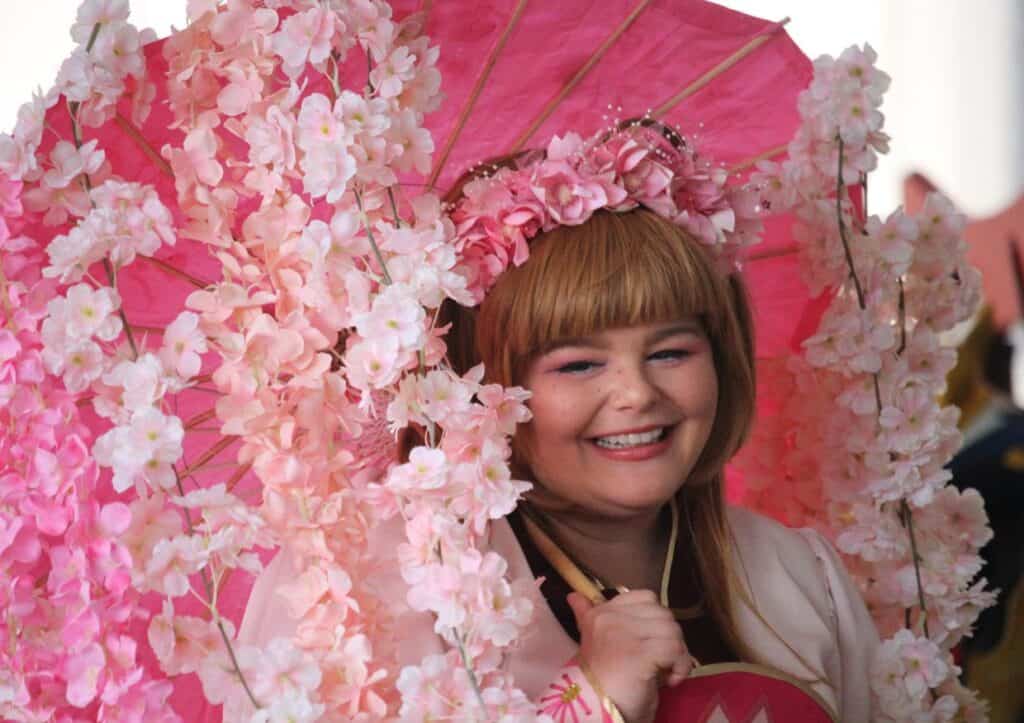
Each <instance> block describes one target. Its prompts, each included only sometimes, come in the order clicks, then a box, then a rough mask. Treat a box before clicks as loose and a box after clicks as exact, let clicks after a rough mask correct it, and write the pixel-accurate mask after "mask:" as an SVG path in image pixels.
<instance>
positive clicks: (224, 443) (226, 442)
mask: <svg viewBox="0 0 1024 723" xmlns="http://www.w3.org/2000/svg"><path fill="white" fill-rule="evenodd" d="M237 439H238V437H234V436H230V437H224V439H222V440H220V441H218V442H217V443H216V444H215V445H213V446H212V447H210V448H209V449H208V450H206V451H205V452H203V454H202V455H200V457H199V459H197V460H196V461H195V462H194V463H193V464H192V465H191V466H189V467H188V468H186V469H185V471H184V472H182V473H181V477H182V479H184V478H185V477H189V476H191V475H194V474H195V473H196V472H198V471H199V470H201V469H202V468H203V467H204V466H206V464H207V463H208V462H209V461H210V460H211V459H213V458H214V457H216V456H217V455H218V454H220V453H221V452H223V451H224V450H225V449H227V448H228V447H230V446H231V445H232V444H234V443H235V440H237Z"/></svg>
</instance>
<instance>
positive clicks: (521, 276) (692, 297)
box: [441, 208, 755, 660]
mask: <svg viewBox="0 0 1024 723" xmlns="http://www.w3.org/2000/svg"><path fill="white" fill-rule="evenodd" d="M686 316H693V317H696V318H697V319H699V320H700V322H701V323H702V325H703V327H704V331H705V333H706V334H707V337H708V339H709V341H710V344H711V348H712V352H713V355H714V362H715V369H716V371H717V374H718V388H719V394H718V408H717V411H716V415H715V420H714V423H713V425H712V429H711V433H710V436H709V438H708V441H707V443H706V444H705V446H704V449H703V451H702V452H701V455H700V457H699V459H698V460H697V463H696V464H695V466H694V469H693V471H692V473H691V475H690V477H689V478H688V479H687V481H686V484H684V485H683V487H682V488H681V490H680V492H679V498H680V502H681V503H682V508H683V510H684V514H685V515H686V519H687V521H688V522H689V525H690V529H691V532H692V534H691V536H690V540H691V544H692V545H693V546H694V550H693V553H694V554H693V558H694V559H695V560H697V561H698V573H699V577H698V579H699V581H700V585H701V588H702V591H701V592H702V595H703V597H704V600H705V605H706V607H707V610H708V613H709V615H710V616H711V618H712V619H713V620H714V622H715V624H716V625H717V627H718V630H719V632H720V634H721V635H722V637H723V640H724V641H725V642H726V643H727V644H728V645H729V647H730V648H731V649H732V650H733V652H735V653H736V654H737V655H739V656H740V659H742V660H750V659H751V656H750V654H749V651H748V648H747V646H746V645H745V644H744V643H743V642H742V639H741V638H740V635H739V632H738V629H737V625H736V621H735V620H734V618H733V614H732V610H733V604H732V603H733V598H734V596H735V595H736V594H738V591H736V590H735V585H736V581H737V577H736V576H735V574H734V573H733V570H732V555H731V547H732V545H731V536H730V533H729V530H728V527H727V523H726V519H725V501H724V496H723V476H722V470H723V468H724V466H725V463H726V462H727V461H728V460H729V458H730V457H732V455H733V454H735V452H736V451H737V450H738V449H739V447H740V445H741V444H742V443H743V441H744V439H745V438H746V436H747V433H748V431H749V428H750V424H751V420H752V417H753V410H754V393H755V383H754V348H753V346H754V345H753V335H752V331H751V321H750V312H749V305H748V302H747V297H746V291H745V288H744V286H743V284H742V282H741V281H740V279H739V278H738V277H736V276H728V277H727V276H725V275H723V274H721V273H720V272H719V271H718V270H717V269H716V267H715V263H714V261H713V259H712V258H711V257H710V254H709V253H708V252H707V251H706V250H705V249H704V248H703V247H702V246H701V244H700V243H699V242H697V241H696V240H695V239H693V238H692V237H691V236H690V235H689V234H687V233H686V232H685V231H684V230H683V229H681V228H680V227H678V226H677V225H675V224H673V223H671V222H670V221H668V220H666V219H664V218H662V217H660V216H658V215H657V214H655V213H653V212H652V211H649V210H646V209H643V208H638V209H635V210H632V211H629V212H626V213H614V212H610V211H599V212H597V213H595V214H594V215H593V216H592V217H591V218H590V219H589V220H588V221H586V222H585V223H584V224H582V225H579V226H559V227H557V228H555V229H553V230H551V231H549V232H547V233H544V234H541V235H539V236H537V237H536V238H535V239H534V240H533V241H532V242H531V244H530V258H529V260H528V261H527V262H526V263H525V264H523V265H522V266H519V267H516V268H512V269H509V270H508V271H506V272H505V273H504V274H502V276H501V277H500V278H499V279H498V282H497V284H496V285H495V286H494V288H493V289H491V291H490V292H489V293H488V295H487V297H486V299H485V300H484V302H483V303H482V305H481V306H480V308H479V309H478V310H473V309H466V308H464V307H457V306H455V305H450V306H448V307H446V308H444V309H442V314H441V317H442V322H447V323H451V325H452V328H451V330H450V331H449V333H448V353H449V361H450V363H451V364H452V367H453V368H454V369H455V370H456V371H457V372H460V373H461V372H464V371H466V370H467V369H469V368H470V367H472V366H473V365H475V364H477V363H479V362H483V363H484V365H485V369H486V376H487V379H488V381H491V382H497V383H499V384H502V385H505V386H513V385H518V384H521V383H522V381H523V378H524V376H525V374H526V370H527V369H528V367H529V364H530V362H531V361H532V360H533V359H534V358H536V357H537V356H538V355H539V354H541V353H543V352H544V351H545V350H546V349H547V348H549V347H550V346H551V344H553V343H555V342H557V341H558V340H559V339H562V338H566V337H581V336H587V335H590V334H593V333H595V332H598V331H601V330H604V329H608V328H613V327H623V326H630V325H633V324H640V323H655V322H663V321H672V320H675V319H679V318H682V317H686ZM513 449H514V450H515V452H514V455H513V465H514V467H517V468H518V469H516V470H515V471H516V472H518V473H519V474H526V475H527V478H529V469H528V464H527V462H526V459H525V457H526V456H525V455H524V454H523V450H522V449H521V448H520V446H519V445H517V444H516V440H513ZM697 553H699V554H697Z"/></svg>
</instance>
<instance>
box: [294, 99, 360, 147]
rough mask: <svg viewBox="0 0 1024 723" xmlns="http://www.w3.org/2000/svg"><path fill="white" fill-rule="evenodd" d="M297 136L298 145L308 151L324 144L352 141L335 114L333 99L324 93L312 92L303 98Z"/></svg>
mask: <svg viewBox="0 0 1024 723" xmlns="http://www.w3.org/2000/svg"><path fill="white" fill-rule="evenodd" d="M295 138H296V144H297V145H298V147H299V148H301V149H302V150H304V151H307V152H308V151H312V150H314V149H316V148H319V147H320V146H322V145H324V144H330V145H340V144H347V143H348V142H349V141H350V136H349V135H348V131H347V129H346V128H345V127H344V126H343V124H342V123H341V121H340V120H339V119H338V118H337V117H336V116H335V115H334V110H333V109H332V107H331V101H330V100H328V99H327V96H325V95H323V94H322V93H311V94H310V95H308V96H306V97H305V98H304V99H303V101H302V106H301V107H300V108H299V115H298V121H297V124H296V133H295Z"/></svg>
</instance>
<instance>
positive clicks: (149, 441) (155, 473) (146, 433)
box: [93, 407, 184, 492]
mask: <svg viewBox="0 0 1024 723" xmlns="http://www.w3.org/2000/svg"><path fill="white" fill-rule="evenodd" d="M183 437H184V430H183V428H182V424H181V420H180V419H178V418H177V417H173V416H167V415H165V414H163V412H161V411H159V410H158V409H155V408H152V407H150V408H147V409H143V410H141V411H138V412H135V413H134V414H133V415H132V417H131V420H130V422H129V423H128V424H127V425H123V426H118V427H114V428H113V429H111V430H110V431H109V432H107V433H106V434H104V435H102V436H101V437H100V438H99V439H97V440H96V443H95V445H94V446H93V455H94V456H95V458H96V461H97V462H98V463H99V464H101V465H103V466H104V467H110V468H111V469H112V470H113V472H114V478H113V484H114V489H116V490H117V491H118V492H123V491H124V490H126V489H128V487H130V486H131V485H132V484H134V483H135V482H136V480H139V481H142V480H144V481H146V482H148V483H150V484H151V485H154V486H157V487H163V488H169V487H172V486H174V484H175V480H176V477H175V472H174V469H173V466H172V465H173V464H174V463H175V462H177V461H178V459H179V458H180V457H181V453H182V446H181V445H182V438H183Z"/></svg>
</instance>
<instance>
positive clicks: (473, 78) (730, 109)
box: [24, 0, 821, 721]
mask: <svg viewBox="0 0 1024 723" xmlns="http://www.w3.org/2000/svg"><path fill="white" fill-rule="evenodd" d="M393 7H394V16H395V18H396V20H400V19H402V18H407V17H410V16H411V14H412V13H415V12H419V13H421V15H420V16H419V20H418V21H416V22H413V21H410V23H409V25H410V26H411V27H415V25H416V24H417V22H418V23H420V24H422V27H423V30H424V32H425V33H426V35H428V36H429V37H430V39H431V42H432V43H433V44H437V45H439V46H440V48H441V54H440V59H439V60H438V64H437V65H438V68H439V69H440V71H441V75H442V77H443V80H444V84H443V92H444V95H445V100H444V101H443V103H442V104H441V108H440V110H438V111H436V112H433V113H431V114H429V115H428V116H427V120H426V126H427V127H428V128H429V130H430V131H431V134H432V136H433V138H434V143H435V145H436V152H435V154H434V159H433V167H432V168H431V170H430V172H429V173H428V174H427V177H426V179H425V180H424V179H416V180H414V179H412V178H411V177H410V178H403V182H404V185H405V186H406V189H407V190H408V191H410V192H411V195H415V193H416V191H417V190H418V187H419V186H420V185H421V184H422V185H424V186H425V187H426V188H430V189H436V190H439V191H443V190H444V189H447V188H448V187H449V186H450V185H451V184H452V182H453V181H454V180H455V179H456V178H457V177H458V176H459V175H461V174H462V173H463V172H464V171H465V170H467V169H468V168H470V167H471V166H472V165H473V164H475V163H476V162H478V161H480V160H481V159H485V158H490V157H494V156H497V155H502V154H504V153H509V152H513V151H516V150H521V149H523V148H529V147H538V146H542V145H543V144H545V143H546V142H547V140H548V139H549V138H550V136H551V135H553V134H556V133H562V132H564V131H566V130H573V131H576V132H579V133H581V134H584V135H588V134H590V133H593V132H595V131H598V130H600V129H601V128H604V127H607V126H608V125H609V123H611V122H613V121H615V120H617V119H624V118H630V117H636V116H640V115H644V114H645V113H650V114H651V115H652V116H653V117H655V118H657V119H659V120H661V121H663V122H665V123H667V124H669V125H672V126H673V127H676V128H678V129H679V130H680V131H681V132H682V133H683V134H685V135H688V136H690V137H693V138H694V139H695V140H696V142H697V144H698V145H699V147H700V149H701V151H702V153H703V154H704V155H706V156H707V157H710V158H713V159H715V160H716V162H718V163H720V164H721V165H722V167H723V168H724V169H725V170H727V171H728V172H729V174H730V180H729V183H730V184H739V183H742V182H743V181H744V180H745V178H746V176H747V173H748V171H749V170H750V169H751V168H752V167H753V165H754V163H755V162H756V161H757V160H759V159H763V158H775V157H777V156H780V155H782V154H783V152H784V149H785V145H786V143H787V142H788V141H789V140H790V139H791V137H792V136H793V133H794V130H795V129H796V127H797V125H798V122H799V116H798V114H797V110H796V98H797V95H798V93H799V92H800V91H801V90H802V89H803V88H804V87H805V86H806V85H807V84H808V82H809V81H810V79H811V65H810V63H809V62H808V60H807V59H806V58H805V57H804V56H803V55H802V54H801V53H800V51H799V50H798V49H797V48H796V46H795V45H794V44H793V43H792V41H791V40H790V39H789V37H788V36H787V35H786V33H785V32H784V30H783V28H782V24H781V23H774V22H769V21H765V20H759V19H756V18H752V17H749V16H746V15H743V14H740V13H737V12H734V11H731V10H727V9H725V8H721V7H719V6H716V5H713V4H711V3H706V2H701V1H699V0H685V1H680V0H641V1H639V2H635V1H626V0H609V1H603V0H602V2H594V1H593V0H590V1H585V0H572V1H567V2H558V3H533V4H528V3H527V2H526V1H525V0H519V1H518V2H513V1H512V0H504V1H500V0H499V1H493V2H483V3H473V4H472V5H471V7H467V5H466V4H465V3H454V2H437V3H430V2H426V3H424V4H423V5H422V6H421V7H420V6H415V5H414V4H413V3H411V2H404V1H402V0H398V1H396V2H395V3H393ZM285 14H286V13H284V12H282V15H285ZM226 22H227V21H226ZM167 42H168V41H161V42H157V43H152V44H149V45H147V46H146V47H145V57H146V73H145V76H146V78H148V79H149V80H151V81H155V84H156V86H155V92H156V98H155V100H154V102H153V104H152V112H151V113H150V114H149V115H148V117H147V118H146V119H145V120H144V121H141V122H140V121H135V120H132V116H133V113H132V106H131V98H130V97H125V98H123V99H122V100H121V101H120V105H119V107H118V112H117V113H116V116H115V117H114V118H112V119H111V120H109V121H107V122H106V123H104V124H103V125H101V126H100V127H98V128H88V127H86V128H84V129H83V131H82V138H81V140H82V141H83V142H89V141H91V140H94V139H95V140H97V141H98V143H99V147H100V148H102V149H103V150H104V151H105V153H106V159H107V161H108V162H109V163H110V166H111V169H112V171H113V173H114V174H115V175H116V176H119V177H121V178H124V179H128V180H131V181H136V182H140V183H145V184H151V185H153V186H154V187H155V189H156V191H157V193H158V195H159V197H160V199H161V200H162V201H163V203H164V204H165V205H166V206H167V207H168V208H169V209H171V212H172V214H173V216H174V221H175V226H176V227H177V228H178V229H180V231H179V233H178V237H177V240H176V243H175V244H174V246H173V247H171V246H167V245H164V246H161V247H160V249H159V251H158V252H157V253H156V254H155V255H154V256H153V257H151V258H150V257H145V256H140V257H139V259H138V260H137V261H136V262H135V263H133V264H131V265H130V266H127V267H125V268H124V269H123V270H122V271H121V272H120V273H119V275H118V277H117V288H118V291H119V293H120V296H121V298H122V300H123V309H124V322H125V324H126V327H127V328H130V330H131V334H130V337H131V345H132V346H134V347H135V348H136V349H138V350H145V349H153V350H155V349H157V348H158V347H159V346H160V343H161V339H162V336H163V335H164V333H165V332H166V328H167V326H168V325H169V324H170V323H171V322H172V320H174V319H175V317H176V316H177V315H178V313H179V312H180V311H181V310H182V309H184V308H185V301H186V299H187V298H188V296H189V295H190V294H192V293H193V292H195V291H196V290H200V289H204V288H206V287H208V286H209V285H210V284H212V283H214V282H216V281H218V280H219V279H220V277H221V272H222V263H223V257H218V256H216V255H215V253H213V252H215V251H217V247H216V245H215V244H212V243H210V242H211V241H212V239H209V238H204V239H200V238H197V236H198V235H199V234H190V233H189V231H188V230H187V229H188V228H189V225H190V219H189V218H188V217H187V215H186V213H185V212H184V211H183V210H182V209H181V208H179V206H178V203H177V197H178V192H179V190H180V189H177V188H176V183H177V184H179V186H180V185H181V184H182V183H186V180H185V179H184V178H183V175H184V172H185V170H186V169H188V170H190V171H192V172H201V170H200V169H196V168H194V167H191V168H189V163H190V162H189V161H188V160H184V161H183V160H182V159H181V156H180V155H179V156H178V157H177V160H176V161H175V163H176V165H174V166H172V164H171V163H169V162H168V160H167V154H166V153H164V152H163V149H165V148H170V149H173V151H178V150H180V149H182V148H183V146H184V144H185V136H184V134H183V133H182V131H181V130H179V129H177V128H176V127H175V122H174V121H175V117H174V115H173V114H172V112H171V110H170V107H169V105H168V99H169V96H170V91H169V89H168V85H167V78H168V75H169V73H170V70H169V69H168V65H167V61H166V60H165V57H164V52H165V50H166V49H167ZM172 42H173V40H172ZM353 55H355V56H358V57H356V58H355V59H352V58H351V57H350V58H349V60H348V63H347V64H346V65H345V66H344V68H343V70H344V72H343V77H350V76H349V74H350V73H351V74H355V75H358V72H359V71H357V70H356V69H357V68H362V69H364V70H363V71H362V72H363V74H364V75H365V67H366V59H365V57H364V56H362V55H361V53H359V52H358V51H356V52H354V53H353ZM360 77H362V76H360ZM212 82H214V83H223V80H222V79H213V80H212ZM274 82H276V83H278V84H279V87H285V78H284V76H283V75H282V74H280V73H278V74H277V75H276V76H274ZM323 85H324V81H323V80H322V79H321V80H319V81H314V83H313V85H312V86H311V87H310V88H308V89H307V91H306V92H310V91H311V90H316V89H317V88H321V87H322V86H323ZM179 100H180V99H179ZM46 123H47V125H48V127H49V128H51V129H52V130H53V131H54V132H53V133H49V134H47V136H46V138H45V140H44V141H43V143H42V145H41V146H40V148H39V151H40V157H42V156H43V155H45V154H47V153H49V151H50V150H51V148H52V147H53V146H54V143H55V139H57V138H63V139H69V138H71V137H72V136H73V135H74V133H73V130H72V127H71V124H70V121H69V116H68V111H67V107H66V105H65V104H64V103H63V102H61V103H58V104H57V105H56V106H54V107H53V108H51V109H50V110H49V111H48V112H47V116H46ZM218 132H219V133H221V135H222V136H223V139H224V142H226V143H233V144H238V143H239V141H238V139H236V138H231V137H229V136H228V135H227V134H226V133H224V132H223V129H221V130H220V131H218ZM256 205H257V204H256V201H255V199H254V198H241V199H239V201H238V204H237V216H236V218H235V219H234V221H233V223H232V224H231V228H230V230H231V231H233V232H234V233H235V234H238V233H239V231H240V229H242V228H243V226H244V220H245V218H246V217H247V215H248V214H250V213H251V212H252V211H254V210H255V209H256ZM327 206H328V204H326V203H325V202H323V201H322V200H321V201H320V202H319V205H316V206H314V208H313V212H312V215H313V217H314V218H318V217H324V216H325V214H326V213H327V210H326V209H327ZM26 221H27V223H26V225H25V228H24V232H25V234H26V235H28V236H29V237H31V238H35V239H37V240H39V241H40V242H41V243H42V244H43V245H44V246H45V244H46V243H47V242H48V241H49V240H50V239H52V238H53V237H54V236H55V235H56V234H58V233H64V232H66V231H67V227H66V226H57V227H53V226H47V225H45V224H43V223H42V214H41V213H35V214H29V215H27V216H26ZM766 225H767V229H766V233H765V240H764V243H763V244H761V245H759V246H758V247H756V249H755V250H754V251H753V252H752V253H751V254H750V256H749V257H748V259H747V261H746V270H745V275H746V277H747V280H748V284H749V286H750V289H751V292H752V296H753V307H754V309H755V315H756V325H757V344H758V350H759V356H761V357H764V358H771V357H778V356H783V355H785V354H787V353H789V352H790V351H792V350H795V349H797V348H798V347H799V343H800V341H801V340H802V339H803V338H805V337H806V336H807V335H808V334H809V333H810V332H811V331H812V329H813V328H814V327H815V325H816V323H817V320H818V317H819V315H820V311H821V306H820V304H818V303H816V302H814V301H813V300H810V299H809V298H808V294H807V291H806V289H805V287H804V285H803V283H802V281H801V280H800V276H799V271H798V268H797V264H796V261H795V257H794V256H793V255H792V254H791V252H792V250H793V245H792V241H791V239H790V236H789V220H788V219H787V218H786V217H784V216H783V217H774V218H770V219H768V221H767V224H766ZM193 226H194V224H193ZM92 272H93V275H94V276H96V277H97V278H103V277H104V274H105V270H104V268H102V266H101V265H97V266H95V267H93V269H92ZM268 308H269V306H268ZM331 341H332V342H333V340H331ZM219 365H220V359H219V358H217V357H216V355H214V354H206V355H205V356H204V358H203V366H202V370H201V372H200V374H199V376H198V377H197V378H196V379H195V380H194V382H195V383H194V384H193V385H192V386H191V387H189V388H188V389H186V390H183V391H181V392H178V393H177V394H175V395H174V396H173V401H172V404H173V409H174V412H175V414H176V415H177V416H178V417H180V419H181V420H182V423H183V427H184V431H185V438H184V440H185V441H184V455H183V457H182V458H181V461H180V462H179V463H178V465H177V467H176V469H175V473H176V477H177V478H178V479H179V480H181V481H182V482H183V483H185V484H188V485H189V486H191V485H195V486H196V487H199V488H202V487H208V486H210V485H213V484H217V483H225V484H226V486H227V489H229V490H231V491H233V492H234V493H235V494H236V495H238V496H240V497H241V498H242V499H244V500H245V501H246V502H248V503H249V504H251V505H258V504H259V503H260V495H261V490H260V483H259V480H257V479H256V477H255V475H253V474H252V473H251V471H250V464H251V460H250V459H244V460H239V458H238V449H239V444H240V443H241V441H240V440H239V438H238V436H237V435H232V434H225V433H224V431H223V430H222V428H221V426H220V424H219V423H218V420H217V406H216V405H217V403H218V400H221V399H223V396H222V390H218V389H217V388H215V387H214V385H213V384H212V383H211V380H210V376H211V375H212V374H213V372H214V371H215V370H216V369H217V368H218V367H219ZM89 400H90V395H88V394H86V395H84V396H82V397H81V399H80V404H79V409H80V411H81V414H82V415H83V417H84V418H85V419H86V421H87V423H88V424H89V426H90V427H91V428H92V430H93V433H94V435H95V436H97V437H98V436H100V435H101V434H103V433H104V432H105V431H107V430H108V429H109V427H110V422H109V421H108V420H106V419H103V418H100V417H98V416H96V415H95V414H94V413H93V412H92V411H91V405H89V404H88V403H87V402H88V401H89ZM773 401H777V400H772V399H771V390H770V389H766V390H763V391H762V402H764V403H768V404H771V403H772V402H773ZM353 444H354V448H356V449H366V444H367V443H366V441H365V439H364V440H363V441H362V442H355V441H354V442H353ZM371 446H372V445H371ZM378 446H379V443H378ZM386 458H387V455H386V454H385V455H384V456H383V457H382V459H383V460H384V461H386ZM126 495H127V496H126ZM130 496H131V491H130V490H129V491H128V492H126V493H125V494H122V495H118V494H115V493H114V492H113V490H112V489H111V488H109V485H108V487H107V489H106V490H105V492H104V494H103V497H104V499H129V498H130ZM250 585H251V578H250V576H248V575H243V574H236V575H232V576H231V579H230V580H229V581H227V582H223V583H222V591H221V593H220V595H219V598H218V604H219V609H220V610H221V613H222V615H223V616H224V618H225V619H226V620H228V621H232V622H233V623H234V624H235V625H237V624H238V623H239V621H240V618H241V614H242V611H243V610H244V607H245V601H246V598H247V594H248V589H249V586H250ZM145 604H146V606H147V607H148V608H149V609H150V610H151V611H157V610H159V607H160V600H159V598H158V596H156V595H151V596H150V597H149V598H147V599H146V601H145ZM178 609H179V611H180V612H189V613H191V614H197V611H198V610H200V609H201V606H200V605H199V604H198V603H193V604H191V605H190V604H189V603H187V602H186V603H184V604H181V603H179V604H178ZM134 633H135V634H136V636H137V638H138V641H139V655H140V657H141V658H142V659H144V660H147V661H149V663H150V664H151V669H152V670H153V671H156V670H157V668H156V664H155V662H154V659H153V656H152V654H151V652H150V651H149V645H148V642H147V640H146V631H145V626H144V625H142V624H141V623H140V624H139V625H138V626H137V628H136V629H135V630H134ZM171 705H172V706H173V708H174V709H175V710H176V711H177V712H178V713H179V714H180V715H182V716H183V717H184V719H185V720H189V721H198V720H214V719H216V718H218V717H219V715H220V710H219V706H211V705H209V704H208V703H207V702H206V700H205V698H204V697H203V695H202V693H201V691H200V688H199V684H198V681H197V680H196V678H195V676H193V675H186V676H181V677H179V678H177V679H176V680H175V692H174V695H173V697H172V699H171Z"/></svg>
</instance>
